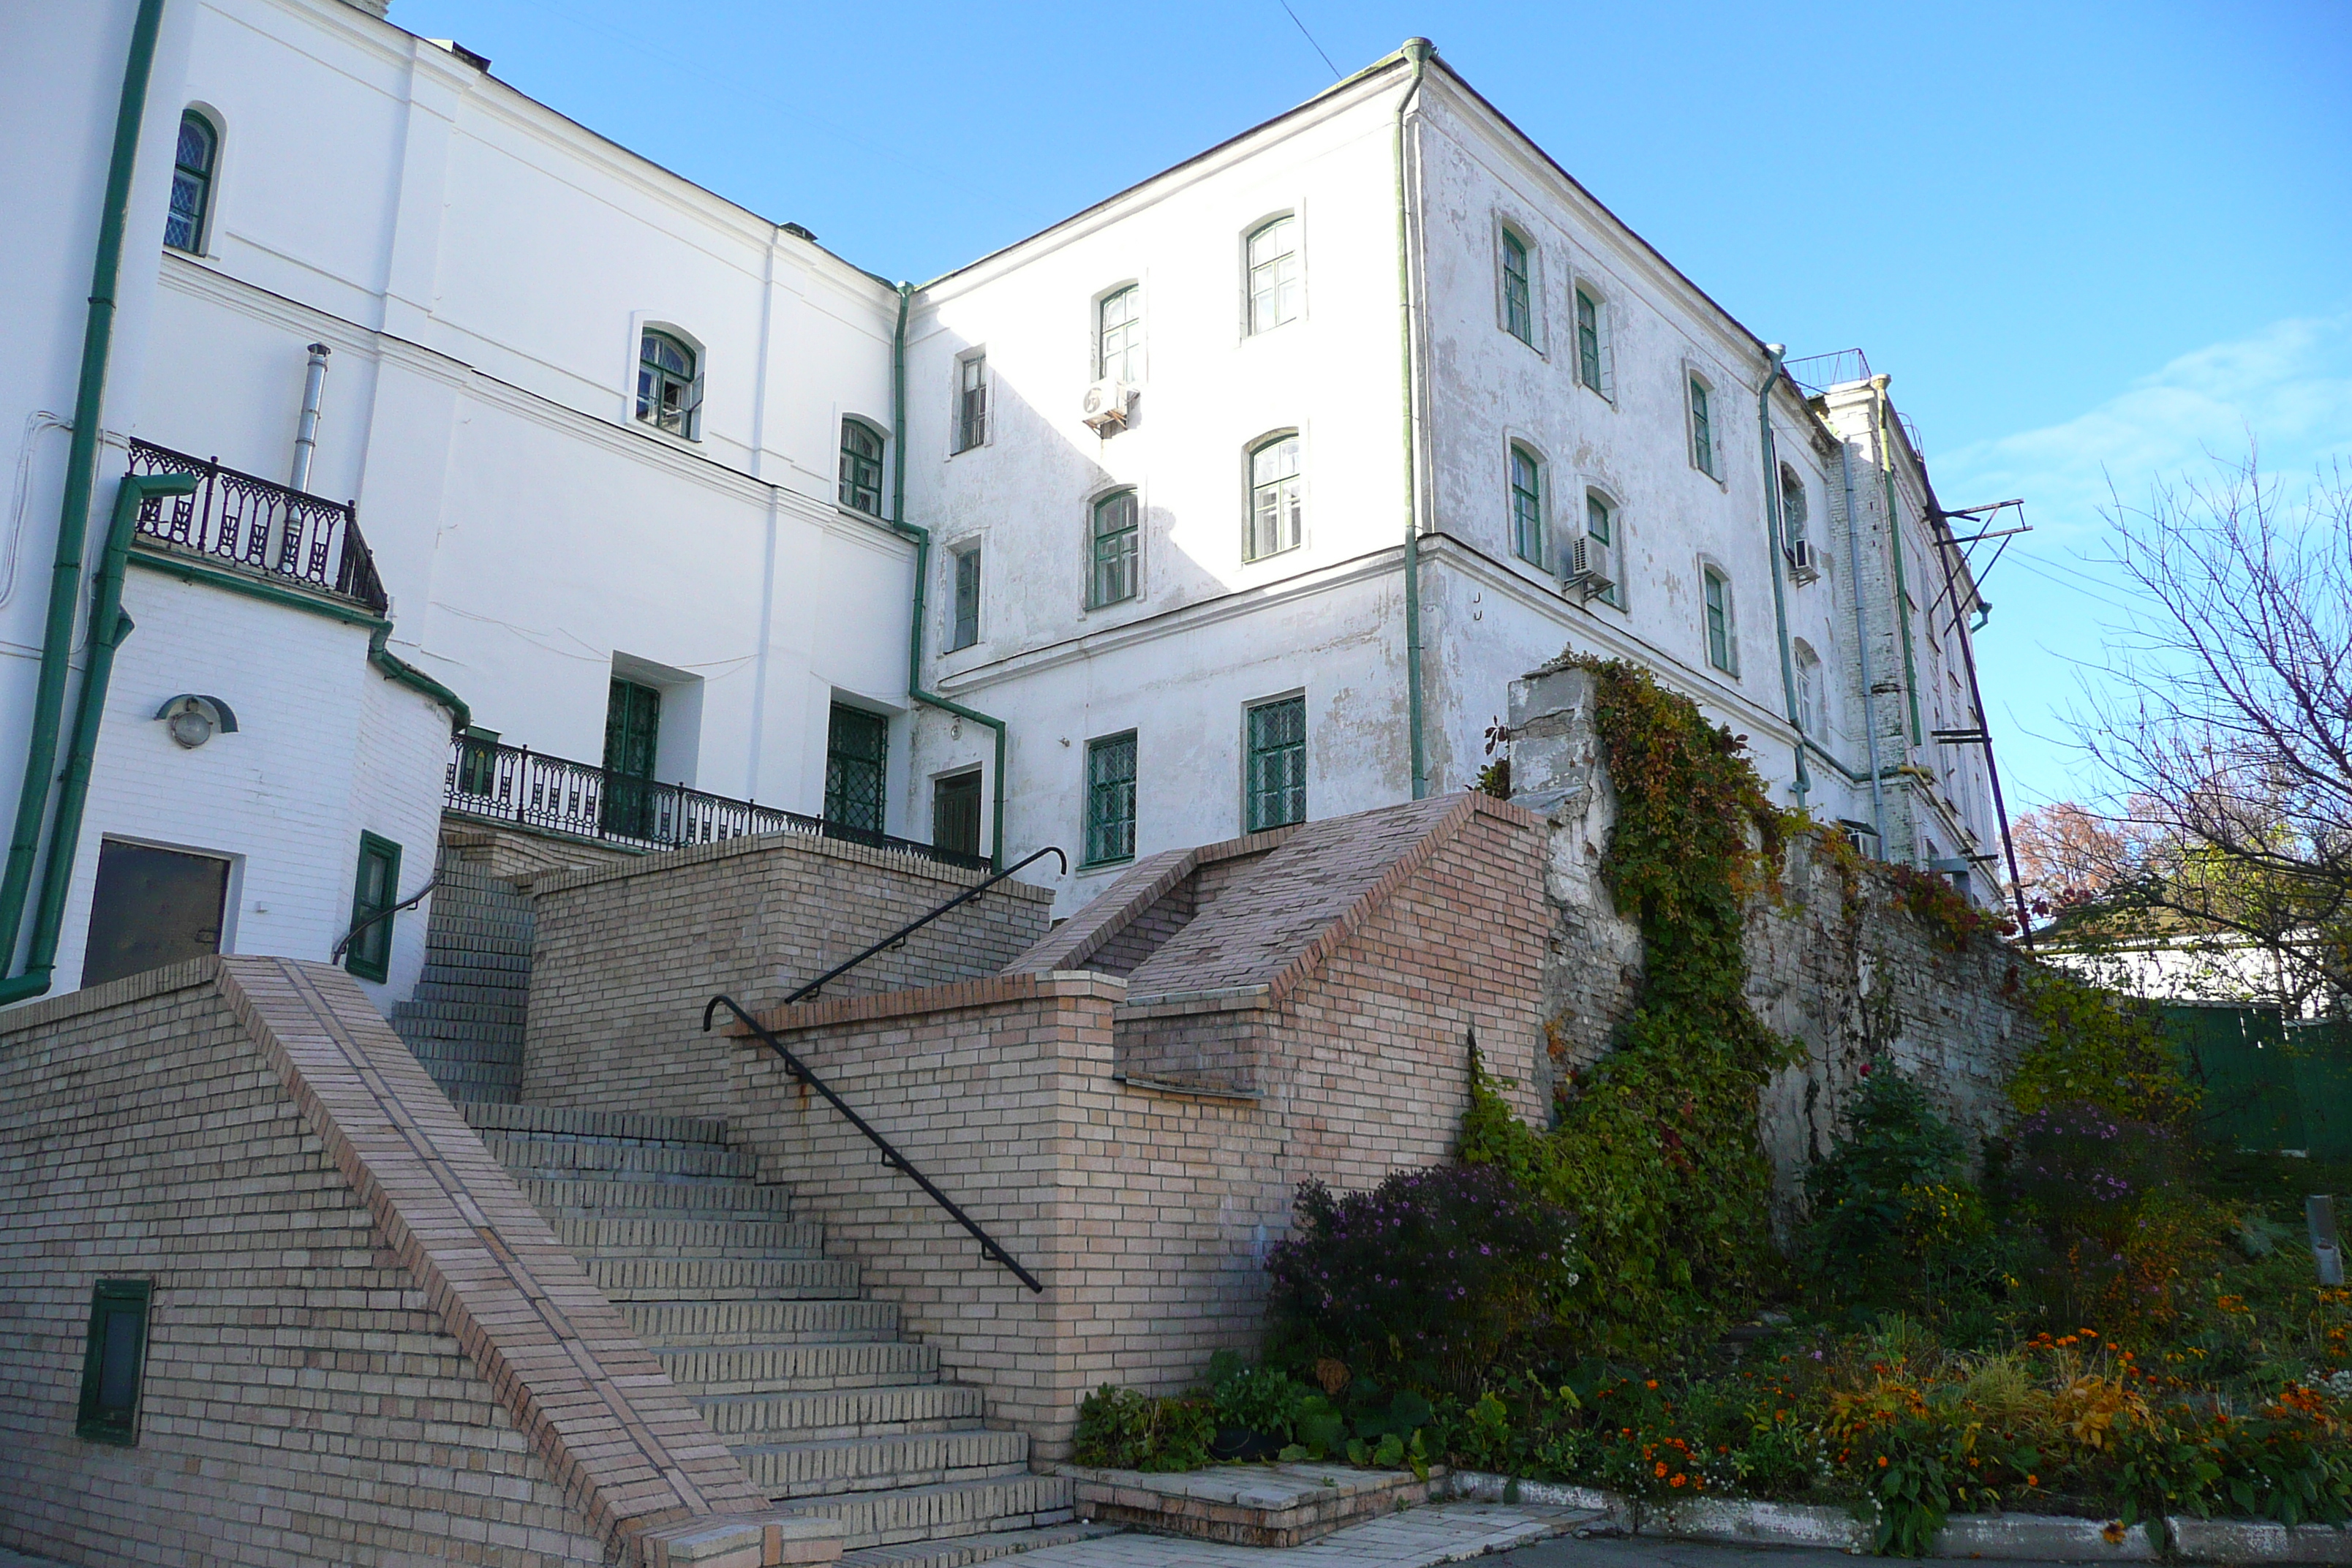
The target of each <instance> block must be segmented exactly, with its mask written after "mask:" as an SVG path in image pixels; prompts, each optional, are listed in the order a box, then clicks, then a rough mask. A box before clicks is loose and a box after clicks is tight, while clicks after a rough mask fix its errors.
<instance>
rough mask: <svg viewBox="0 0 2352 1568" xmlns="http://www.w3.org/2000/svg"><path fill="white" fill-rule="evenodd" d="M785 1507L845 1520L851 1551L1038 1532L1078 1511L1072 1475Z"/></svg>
mask: <svg viewBox="0 0 2352 1568" xmlns="http://www.w3.org/2000/svg"><path fill="white" fill-rule="evenodd" d="M783 1506H784V1508H785V1510H787V1511H789V1512H792V1513H800V1514H819V1515H823V1516H824V1517H826V1518H829V1519H837V1520H839V1521H841V1526H842V1534H843V1541H842V1544H843V1546H844V1547H845V1548H847V1549H851V1550H855V1549H856V1548H857V1547H860V1546H893V1545H897V1544H898V1543H899V1542H910V1541H923V1542H933V1541H939V1540H940V1539H942V1538H946V1537H952V1536H958V1535H985V1534H993V1533H997V1532H1000V1531H1013V1530H1034V1529H1035V1528H1036V1527H1038V1526H1040V1525H1048V1524H1062V1523H1065V1522H1067V1521H1069V1520H1071V1519H1072V1518H1073V1517H1075V1513H1076V1499H1075V1495H1074V1490H1073V1488H1072V1485H1071V1482H1070V1479H1069V1478H1068V1477H1067V1476H1033V1475H1027V1474H1023V1475H1016V1476H1003V1477H992V1478H990V1479H986V1480H978V1481H947V1482H942V1483H940V1484H939V1485H937V1486H928V1487H903V1488H899V1489H895V1490H891V1491H869V1492H847V1493H844V1494H842V1495H841V1496H838V1497H825V1498H807V1499H794V1500H793V1501H791V1502H789V1503H786V1504H784V1505H783Z"/></svg>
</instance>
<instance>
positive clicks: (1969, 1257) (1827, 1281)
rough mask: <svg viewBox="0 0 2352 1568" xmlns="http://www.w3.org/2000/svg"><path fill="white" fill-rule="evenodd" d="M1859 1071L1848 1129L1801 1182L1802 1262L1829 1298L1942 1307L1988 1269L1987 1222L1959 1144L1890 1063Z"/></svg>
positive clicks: (1921, 1093)
mask: <svg viewBox="0 0 2352 1568" xmlns="http://www.w3.org/2000/svg"><path fill="white" fill-rule="evenodd" d="M1863 1072H1864V1079H1863V1089H1862V1092H1861V1093H1860V1094H1858V1095H1856V1096H1855V1097H1854V1102H1853V1110H1852V1113H1851V1121H1850V1125H1849V1126H1848V1127H1847V1129H1846V1131H1844V1132H1843V1134H1841V1135H1840V1136H1839V1138H1838V1140H1837V1142H1836V1144H1835V1145H1834V1146H1833V1147H1832V1150H1831V1152H1830V1155H1829V1158H1827V1159H1826V1160H1823V1161H1822V1163H1820V1164H1818V1165H1816V1166H1814V1167H1813V1168H1812V1170H1811V1172H1810V1173H1808V1174H1807V1176H1806V1183H1805V1185H1806V1192H1807V1195H1808V1197H1809V1198H1810V1199H1811V1214H1810V1215H1809V1217H1808V1219H1807V1221H1806V1226H1805V1232H1804V1236H1803V1238H1802V1241H1803V1247H1804V1251H1805V1254H1806V1259H1807V1262H1808V1263H1809V1265H1810V1266H1811V1272H1812V1274H1813V1277H1814V1279H1816V1280H1817V1281H1818V1282H1819V1283H1820V1285H1821V1286H1822V1289H1824V1290H1825V1291H1827V1292H1828V1293H1829V1294H1830V1295H1832V1297H1835V1298H1839V1299H1843V1300H1857V1301H1863V1302H1875V1303H1878V1304H1881V1305H1906V1306H1913V1307H1918V1308H1923V1309H1926V1310H1941V1309H1945V1308H1948V1307H1949V1306H1951V1305H1952V1304H1953V1302H1952V1300H1951V1298H1952V1296H1953V1295H1954V1293H1955V1291H1956V1290H1963V1289H1968V1288H1969V1287H1970V1286H1972V1285H1982V1284H1983V1283H1985V1282H1986V1281H1985V1279H1984V1278H1983V1277H1984V1276H1986V1275H1988V1274H1990V1273H1991V1272H1992V1270H1991V1269H1990V1265H1989V1261H1988V1259H1987V1258H1986V1255H1985V1244H1986V1242H1987V1241H1988V1240H1989V1239H1990V1236H1991V1234H1992V1226H1991V1220H1990V1215H1989V1214H1988V1212H1987V1209H1986V1206H1985V1201H1984V1198H1983V1197H1982V1195H1981V1194H1979V1193H1978V1191H1977V1190H1976V1188H1975V1187H1974V1186H1973V1185H1972V1184H1970V1183H1969V1178H1968V1148H1967V1145H1966V1144H1965V1143H1964V1142H1962V1140H1961V1138H1960V1135H1959V1133H1958V1131H1955V1130H1954V1129H1953V1128H1952V1126H1951V1124H1950V1123H1948V1122H1947V1121H1945V1120H1944V1119H1943V1118H1942V1117H1941V1116H1938V1115H1937V1113H1936V1110H1935V1108H1934V1107H1933V1106H1931V1105H1930V1104H1928V1102H1927V1094H1926V1093H1925V1092H1924V1091H1923V1090H1922V1089H1920V1088H1919V1086H1918V1085H1917V1084H1916V1083H1914V1082H1912V1081H1911V1080H1910V1079H1907V1078H1906V1077H1904V1076H1903V1075H1902V1074H1901V1073H1899V1072H1897V1071H1896V1070H1895V1068H1894V1066H1893V1064H1892V1063H1890V1062H1887V1061H1885V1060H1884V1059H1881V1060H1879V1061H1875V1062H1873V1063H1870V1064H1868V1065H1867V1066H1865V1067H1864V1068H1863Z"/></svg>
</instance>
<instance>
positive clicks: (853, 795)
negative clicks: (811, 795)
mask: <svg viewBox="0 0 2352 1568" xmlns="http://www.w3.org/2000/svg"><path fill="white" fill-rule="evenodd" d="M889 775H890V721H889V720H887V719H886V718H884V717H883V716H882V715H881V714H879V713H868V712H867V711H866V710H865V709H863V708H852V707H850V706H849V705H847V704H846V703H842V702H836V703H835V704H834V705H833V715H832V718H831V719H830V720H829V721H827V723H826V725H825V737H824V820H825V822H826V824H827V826H835V827H845V828H848V829H850V830H852V831H853V832H857V833H877V834H878V833H880V832H881V831H882V824H883V821H884V819H885V816H886V808H887V801H888V795H887V784H888V782H889Z"/></svg>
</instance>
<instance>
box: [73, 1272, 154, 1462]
mask: <svg viewBox="0 0 2352 1568" xmlns="http://www.w3.org/2000/svg"><path fill="white" fill-rule="evenodd" d="M154 1289H155V1285H154V1281H152V1280H151V1279H100V1281H98V1283H97V1284H95V1285H93V1286H92V1287H91V1288H90V1292H89V1332H88V1334H87V1335H86V1337H85V1338H84V1339H83V1341H82V1352H81V1402H80V1405H79V1408H77V1409H76V1411H75V1413H74V1436H77V1437H80V1438H82V1439H84V1440H85V1441H88V1442H92V1443H110V1444H112V1445H113V1446H114V1447H119V1448H135V1447H138V1446H139V1399H140V1394H141V1393H142V1384H144V1383H145V1382H146V1378H147V1317H148V1309H149V1307H150V1306H151V1305H152V1301H153V1299H154Z"/></svg>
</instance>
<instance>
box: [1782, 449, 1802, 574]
mask: <svg viewBox="0 0 2352 1568" xmlns="http://www.w3.org/2000/svg"><path fill="white" fill-rule="evenodd" d="M1807 515H1808V508H1807V507H1806V504H1805V481H1804V480H1802V479H1799V478H1798V477H1797V470H1796V469H1794V468H1790V466H1789V465H1788V464H1786V463H1783V464H1781V465H1780V542H1782V543H1783V544H1785V545H1787V546H1788V547H1789V548H1790V551H1791V552H1794V551H1795V549H1796V547H1797V542H1798V541H1799V540H1801V539H1802V538H1804V537H1805V520H1806V517H1807Z"/></svg>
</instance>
